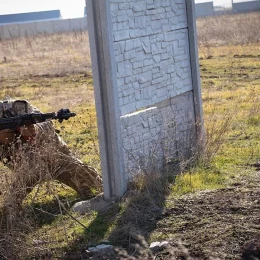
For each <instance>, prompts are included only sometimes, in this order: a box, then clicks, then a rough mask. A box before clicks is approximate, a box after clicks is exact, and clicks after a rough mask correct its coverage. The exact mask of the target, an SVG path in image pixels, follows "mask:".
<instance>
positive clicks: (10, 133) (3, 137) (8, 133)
mask: <svg viewBox="0 0 260 260" xmlns="http://www.w3.org/2000/svg"><path fill="white" fill-rule="evenodd" d="M14 138H15V133H14V130H12V129H4V130H1V131H0V144H10V143H12V142H13V141H14Z"/></svg>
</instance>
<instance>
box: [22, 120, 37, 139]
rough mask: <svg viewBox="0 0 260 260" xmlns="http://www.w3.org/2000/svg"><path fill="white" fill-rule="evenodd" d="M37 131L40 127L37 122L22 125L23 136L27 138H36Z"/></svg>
mask: <svg viewBox="0 0 260 260" xmlns="http://www.w3.org/2000/svg"><path fill="white" fill-rule="evenodd" d="M37 132H38V127H37V125H36V124H31V125H28V126H22V127H20V133H21V136H22V137H23V138H24V139H26V140H27V139H31V138H34V137H35V136H36V134H37Z"/></svg>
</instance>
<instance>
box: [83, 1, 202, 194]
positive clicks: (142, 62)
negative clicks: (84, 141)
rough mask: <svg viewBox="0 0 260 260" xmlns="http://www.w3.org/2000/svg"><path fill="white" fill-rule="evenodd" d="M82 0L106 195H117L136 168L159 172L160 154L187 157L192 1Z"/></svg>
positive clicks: (191, 116) (194, 133) (194, 59)
mask: <svg viewBox="0 0 260 260" xmlns="http://www.w3.org/2000/svg"><path fill="white" fill-rule="evenodd" d="M87 6H88V9H87V12H88V14H87V17H88V28H89V35H90V37H89V38H90V47H91V59H92V67H93V77H94V85H95V88H94V90H95V101H96V102H95V104H96V110H97V119H98V129H99V143H100V153H101V167H102V175H103V183H104V196H105V198H108V199H109V198H111V197H120V196H122V194H123V193H124V191H125V189H126V183H127V181H128V180H129V179H131V178H132V176H133V175H135V174H136V173H137V172H138V171H139V170H144V171H149V172H150V170H152V171H153V172H157V173H159V172H162V170H163V166H164V162H165V161H166V160H168V159H170V160H172V161H175V162H176V161H178V160H182V159H184V158H185V157H188V158H189V156H190V155H191V153H192V152H193V148H194V143H196V141H198V136H199V133H200V132H201V131H200V130H201V129H202V122H203V120H202V104H201V92H200V77H199V66H198V53H197V45H196V27H195V7H194V2H193V1H191V0H109V1H103V0H87ZM197 122H198V124H196V123H197ZM197 126H198V127H197ZM199 128H200V130H199Z"/></svg>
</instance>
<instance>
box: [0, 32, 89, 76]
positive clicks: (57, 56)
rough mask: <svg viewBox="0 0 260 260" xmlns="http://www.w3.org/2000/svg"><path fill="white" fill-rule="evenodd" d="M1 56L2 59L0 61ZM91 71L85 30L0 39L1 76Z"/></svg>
mask: <svg viewBox="0 0 260 260" xmlns="http://www.w3.org/2000/svg"><path fill="white" fill-rule="evenodd" d="M1 59H2V60H1ZM90 71H91V61H90V50H89V43H88V33H87V32H77V33H66V34H55V35H46V36H45V35H41V36H33V37H22V38H18V39H17V38H15V39H11V40H5V41H0V72H1V73H0V75H1V78H12V79H18V78H20V77H22V76H25V75H26V76H27V77H30V76H37V75H64V74H67V73H69V74H72V73H79V72H84V73H88V72H90Z"/></svg>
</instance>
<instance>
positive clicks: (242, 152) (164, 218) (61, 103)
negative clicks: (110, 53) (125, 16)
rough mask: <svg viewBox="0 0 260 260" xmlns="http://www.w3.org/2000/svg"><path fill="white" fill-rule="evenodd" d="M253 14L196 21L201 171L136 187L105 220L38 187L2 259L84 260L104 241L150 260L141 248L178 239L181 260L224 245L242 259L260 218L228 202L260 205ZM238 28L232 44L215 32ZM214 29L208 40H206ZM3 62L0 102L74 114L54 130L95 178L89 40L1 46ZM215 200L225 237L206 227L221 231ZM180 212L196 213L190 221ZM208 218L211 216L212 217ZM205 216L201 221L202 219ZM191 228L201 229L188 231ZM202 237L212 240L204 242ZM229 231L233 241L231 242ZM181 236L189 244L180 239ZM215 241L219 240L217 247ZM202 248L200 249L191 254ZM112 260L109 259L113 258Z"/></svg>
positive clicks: (65, 37)
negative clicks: (202, 139)
mask: <svg viewBox="0 0 260 260" xmlns="http://www.w3.org/2000/svg"><path fill="white" fill-rule="evenodd" d="M255 15H257V14H248V15H247V16H244V15H242V16H230V17H229V16H227V17H222V18H221V17H216V18H212V20H211V19H210V20H206V23H207V27H205V21H204V20H199V21H198V35H199V56H200V71H201V83H202V95H203V110H204V119H205V128H206V132H207V146H206V151H205V153H204V154H203V156H202V157H201V159H200V161H199V163H198V164H197V165H195V166H194V167H193V168H191V169H190V170H188V171H187V172H184V173H182V174H181V175H179V176H178V177H177V178H176V180H175V183H172V182H169V180H167V181H165V180H158V179H156V182H157V184H158V185H157V186H156V187H155V186H154V185H151V182H147V180H145V179H142V180H141V181H140V180H139V183H138V184H139V185H136V186H134V187H133V189H132V192H131V191H130V192H129V193H130V195H129V197H127V198H125V199H124V200H123V201H122V202H121V203H120V204H116V205H115V207H113V208H112V209H111V210H110V211H108V212H106V213H105V214H98V213H97V212H92V213H90V214H87V215H83V216H78V215H76V214H74V213H72V212H71V211H70V209H69V206H70V205H72V203H73V202H75V201H76V200H77V198H76V196H75V194H74V192H73V191H71V190H68V189H66V188H63V187H60V186H59V185H57V184H56V183H55V184H53V185H54V186H55V189H54V190H56V193H55V194H52V193H48V192H47V188H46V187H42V189H41V192H40V193H39V195H38V196H37V198H36V199H35V200H34V201H33V203H32V201H31V200H30V198H28V200H27V201H26V202H25V203H24V213H23V218H22V219H21V220H20V221H21V222H20V227H19V228H17V227H15V228H11V229H10V230H9V231H8V232H10V234H11V236H8V235H7V233H6V234H5V233H3V232H1V235H0V241H2V242H3V243H2V245H1V246H0V255H3V256H6V257H7V259H8V257H9V256H10V257H11V258H12V257H14V255H15V256H16V257H17V259H28V258H31V259H49V258H51V259H55V258H59V257H60V258H62V259H81V257H83V259H84V257H87V256H86V253H85V250H84V249H86V248H87V247H88V246H91V245H96V244H98V243H100V242H101V241H104V240H107V239H108V240H109V241H110V242H111V243H113V244H114V245H116V246H118V248H119V249H118V252H119V253H117V254H118V255H119V254H123V253H124V251H123V249H126V250H127V251H128V253H132V254H135V255H137V258H138V257H139V258H140V259H145V258H142V257H148V256H149V254H148V256H147V252H146V253H145V252H142V250H141V249H147V243H148V244H149V243H150V242H152V241H156V240H157V241H158V239H159V240H162V239H172V237H174V239H177V238H178V239H182V241H186V242H185V243H186V244H185V243H184V245H182V247H180V245H179V244H178V245H177V242H176V241H177V240H174V241H175V242H174V243H175V244H174V243H173V242H172V245H174V246H175V247H176V252H177V251H178V250H179V251H178V253H179V254H180V255H181V254H185V252H186V251H187V250H188V251H189V253H190V254H191V255H192V256H193V257H195V256H198V257H204V259H208V258H207V257H209V255H210V253H211V251H212V250H216V248H213V247H212V245H214V246H215V247H217V245H218V244H219V243H220V244H219V247H218V250H219V252H220V254H219V255H218V256H219V257H220V258H221V257H223V256H224V255H225V254H226V256H227V258H228V257H231V256H232V253H230V252H231V251H232V250H234V247H236V248H237V251H234V252H235V253H234V258H233V259H239V255H241V250H242V249H241V250H240V248H239V247H241V245H243V243H245V242H246V241H247V240H248V239H249V237H250V236H251V237H254V236H255V235H256V234H257V233H258V232H259V227H260V226H259V225H260V223H258V222H257V221H258V220H257V218H256V217H255V214H259V209H258V210H256V208H252V204H250V205H251V208H250V209H249V208H248V212H249V213H250V214H251V215H252V216H251V218H250V216H248V214H247V215H246V216H245V215H243V214H242V213H241V212H240V211H239V210H237V212H238V215H234V214H235V213H234V208H231V207H230V208H229V206H230V205H231V204H232V202H233V201H236V200H238V201H239V197H238V196H240V195H239V194H240V193H241V194H247V195H248V194H251V195H250V196H252V198H251V197H250V196H249V195H248V198H250V199H252V200H254V203H256V205H257V203H258V202H259V197H258V193H257V192H259V188H257V182H258V181H259V179H260V178H259V170H260V169H259V167H260V166H259V163H260V45H259V42H257V40H256V39H259V36H260V34H259V28H260V27H257V26H255V23H254V22H253V21H254V19H255ZM214 19H217V20H214ZM227 19H229V20H227ZM244 20H246V25H247V27H246V28H247V30H246V29H243V30H242V28H244V27H241V26H240V27H239V28H238V29H239V30H240V32H237V33H233V34H232V35H231V34H230V32H229V31H227V32H226V31H224V32H223V31H222V34H220V33H219V31H220V30H224V29H223V28H224V27H223V25H224V24H226V23H227V21H229V22H232V24H233V25H234V28H235V27H236V23H237V24H241V22H242V21H244ZM214 21H215V25H214ZM216 21H217V23H216ZM250 21H251V22H250ZM216 24H218V26H216ZM252 24H254V26H253V27H252V26H251V25H252ZM246 25H245V26H246ZM210 26H211V27H210ZM210 28H212V30H211V31H214V32H215V34H214V35H209V30H210ZM249 28H250V30H249ZM206 29H207V30H206ZM213 29H214V30H213ZM225 29H226V27H225ZM238 29H234V30H238ZM252 31H253V33H251V32H252ZM239 33H240V36H238V34H239ZM1 57H2V58H3V60H2V61H0V87H1V92H0V99H3V98H6V97H12V98H19V99H27V100H29V101H30V102H32V103H33V104H34V105H35V106H37V107H39V108H40V109H41V110H42V111H43V112H48V111H57V110H58V109H60V108H61V107H64V108H70V109H71V110H72V111H75V112H76V113H77V117H76V118H75V119H73V120H69V121H68V122H65V123H63V124H62V125H60V124H56V126H57V128H58V129H59V130H60V131H61V135H62V137H63V138H64V139H65V141H66V142H67V143H68V145H69V146H70V147H71V149H72V150H73V151H74V152H75V153H76V154H77V155H78V156H79V158H81V159H82V160H83V161H84V162H86V163H89V164H91V165H93V166H94V167H96V168H97V169H99V170H100V159H99V150H98V140H97V127H96V116H95V107H94V95H93V81H92V76H91V64H90V56H89V45H88V35H87V33H79V34H72V33H71V34H61V35H52V36H37V37H33V38H23V39H13V40H8V41H2V42H0V59H1ZM4 57H5V59H4ZM0 170H1V174H2V176H5V173H6V172H8V170H7V168H6V167H4V166H3V165H1V168H0ZM257 170H258V172H257ZM150 181H151V180H150ZM152 182H153V181H152ZM140 183H141V184H140ZM236 185H237V186H236ZM243 185H244V186H243ZM250 185H251V186H250ZM226 187H229V189H230V190H229V193H226V197H225V196H221V195H222V194H224V191H225V188H226ZM230 187H231V188H230ZM236 187H238V188H237V190H236ZM250 187H251V190H250ZM252 187H253V188H252ZM258 187H259V186H258ZM209 189H211V190H213V193H210V192H209V191H207V192H205V193H202V195H201V193H200V194H199V195H198V196H197V195H196V194H197V193H194V192H195V191H199V190H209ZM220 189H221V190H220ZM214 190H216V193H214ZM2 192H3V191H2ZM57 194H58V195H57ZM183 194H188V195H183ZM205 194H206V195H205ZM214 194H217V196H215V195H214ZM252 194H253V195H252ZM43 195H44V196H43ZM180 196H181V197H180ZM185 196H186V197H185ZM204 196H206V197H204ZM214 196H215V197H214ZM213 197H214V199H213ZM234 197H235V199H234ZM57 198H58V199H57ZM224 198H225V200H224ZM202 200H203V201H205V207H204V208H200V205H201V204H203V203H201V202H200V201H202ZM229 200H230V201H229ZM221 201H222V202H223V208H221V209H218V210H219V211H221V212H222V213H223V212H225V210H226V211H227V212H228V213H227V215H223V219H222V220H225V217H228V219H232V221H234V225H233V226H228V225H227V224H228V223H227V221H226V222H225V221H223V222H221V225H222V230H219V229H218V228H217V227H216V226H214V227H212V226H210V225H209V222H211V223H213V224H214V223H215V224H216V223H217V222H214V221H216V219H214V218H213V217H212V216H213V215H214V216H215V215H218V216H219V215H220V212H218V213H216V212H217V211H215V213H214V212H213V211H211V207H212V208H214V207H215V206H216V205H217V204H219V203H220V204H221ZM240 201H243V203H244V204H243V205H244V207H246V205H247V204H246V202H248V200H245V201H244V200H243V199H242V198H241V199H240ZM255 201H256V202H255ZM257 201H258V202H257ZM248 203H249V202H248ZM252 203H253V202H252ZM206 204H207V205H206ZM213 204H214V207H213V206H212V205H213ZM186 205H189V208H190V209H192V211H193V212H194V214H191V213H189V209H188V208H187V206H186ZM192 207H195V208H192ZM181 210H183V211H181ZM208 212H213V213H212V215H208ZM232 212H233V213H232ZM181 213H183V214H181ZM232 214H233V215H232ZM171 215H173V217H172V218H171V217H170V216H171ZM181 215H183V216H184V217H183V218H182V216H181ZM202 215H205V218H201V216H202ZM233 217H234V218H235V219H237V220H239V221H240V220H241V219H242V218H243V219H244V220H243V221H244V222H243V221H241V223H240V222H239V223H240V225H241V226H239V227H240V229H239V232H240V231H241V230H242V225H243V224H244V225H245V221H246V223H247V224H246V227H247V229H246V230H244V229H243V230H242V231H243V234H242V233H239V232H238V231H237V230H235V231H234V230H233V229H234V226H235V223H236V222H235V220H234V218H233ZM240 217H241V218H240ZM232 221H231V222H232ZM251 222H252V223H251ZM172 223H174V225H173V224H172ZM219 223H220V222H219ZM191 224H193V225H194V226H195V227H197V229H192V228H191ZM213 224H212V225H213ZM229 224H230V223H229ZM225 225H226V226H225ZM205 226H207V228H208V229H210V228H212V232H209V231H208V230H207V231H205V230H204V229H203V228H202V227H205ZM200 228H201V229H200ZM225 228H226V229H225ZM213 229H214V232H213ZM189 230H190V231H191V232H189ZM242 231H241V232H242ZM205 232H208V233H209V234H208V237H207V238H205ZM221 232H222V233H221ZM232 232H233V233H232ZM235 232H238V233H236V235H234V234H235ZM185 233H187V236H186V237H185V236H183V234H185ZM213 233H214V234H213ZM195 234H198V235H197V236H195ZM200 234H201V235H200ZM216 234H217V235H218V236H219V240H217V239H216V238H214V239H213V237H214V235H216ZM232 234H233V235H232ZM195 237H196V239H195ZM221 239H222V240H223V239H224V240H225V239H231V240H232V243H231V245H230V247H229V246H223V245H222V244H221V242H220V240H221ZM241 239H242V240H241ZM213 240H214V243H213V242H212V244H210V243H209V241H213ZM192 241H194V243H193V244H192ZM196 243H197V244H196ZM7 244H8V246H6V245H7ZM137 244H138V245H139V247H138V246H137ZM199 244H201V246H197V247H196V245H199ZM202 247H203V248H202ZM122 248H123V249H122ZM185 248H186V249H185ZM196 248H197V249H196ZM177 249H178V250H177ZM185 250H186V251H185ZM196 250H197V251H196ZM225 250H226V251H225ZM167 254H168V255H169V252H166V256H165V258H163V256H160V255H158V257H161V258H158V259H169V258H167ZM48 257H49V258H48ZM73 257H74V258H73ZM113 257H114V258H111V259H116V258H115V256H113ZM13 259H15V258H13ZM129 259H130V258H129ZM147 259H148V258H147ZM184 259H185V258H184ZM221 259H223V258H221ZM229 259H230V258H229ZM231 259H232V258H231Z"/></svg>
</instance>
